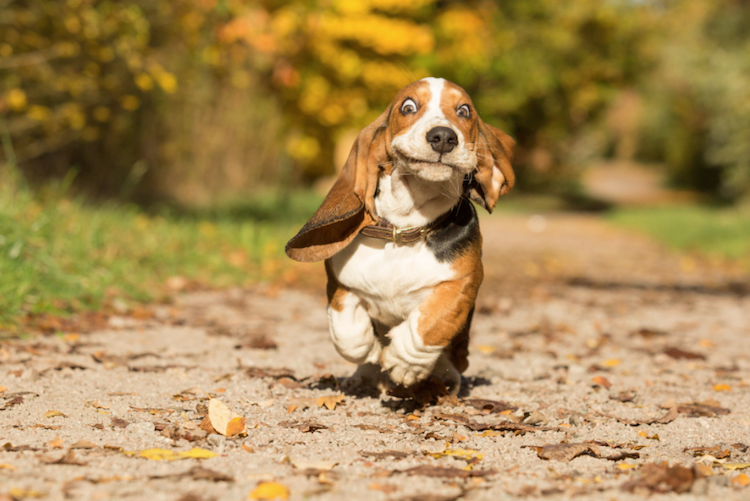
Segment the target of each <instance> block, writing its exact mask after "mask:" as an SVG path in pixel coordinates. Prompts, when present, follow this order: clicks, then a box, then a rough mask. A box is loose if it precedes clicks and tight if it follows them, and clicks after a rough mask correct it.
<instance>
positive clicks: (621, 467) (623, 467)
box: [617, 463, 638, 470]
mask: <svg viewBox="0 0 750 501" xmlns="http://www.w3.org/2000/svg"><path fill="white" fill-rule="evenodd" d="M636 468H638V465H637V464H633V463H620V464H618V465H617V469H618V470H634V469H636Z"/></svg>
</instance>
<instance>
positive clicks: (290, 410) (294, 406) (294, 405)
mask: <svg viewBox="0 0 750 501" xmlns="http://www.w3.org/2000/svg"><path fill="white" fill-rule="evenodd" d="M297 407H299V405H297V404H292V405H290V406H289V407H287V408H286V413H287V414H291V413H292V412H294V411H295V410H297Z"/></svg>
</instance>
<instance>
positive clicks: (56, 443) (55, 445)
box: [47, 435, 63, 449]
mask: <svg viewBox="0 0 750 501" xmlns="http://www.w3.org/2000/svg"><path fill="white" fill-rule="evenodd" d="M47 445H49V446H50V447H51V448H52V449H62V448H63V441H62V439H61V438H60V436H59V435H58V436H56V437H55V439H54V440H50V441H49V442H47Z"/></svg>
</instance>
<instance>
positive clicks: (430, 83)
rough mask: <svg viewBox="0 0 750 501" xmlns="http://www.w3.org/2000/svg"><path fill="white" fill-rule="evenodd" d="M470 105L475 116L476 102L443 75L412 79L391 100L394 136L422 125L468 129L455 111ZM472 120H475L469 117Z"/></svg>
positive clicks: (471, 116) (471, 115)
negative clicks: (442, 76) (443, 77)
mask: <svg viewBox="0 0 750 501" xmlns="http://www.w3.org/2000/svg"><path fill="white" fill-rule="evenodd" d="M464 105H467V106H468V108H469V110H471V111H472V113H470V115H469V118H473V117H474V116H475V113H473V107H474V105H473V103H472V101H471V98H470V97H469V95H468V94H467V93H466V91H465V90H464V89H462V88H461V87H459V86H458V85H456V84H454V83H453V82H449V81H447V80H444V79H442V78H424V79H422V80H419V81H416V82H413V83H411V84H409V85H407V86H406V87H404V88H403V89H401V90H400V91H399V92H398V94H396V97H395V99H394V100H393V103H392V104H391V115H390V120H389V127H390V129H391V135H392V137H395V136H397V135H399V134H403V133H405V132H407V131H408V130H409V129H410V128H411V127H413V126H415V125H417V124H419V125H423V126H424V125H430V126H438V125H443V126H446V127H453V128H457V129H465V128H466V125H468V124H467V123H465V121H464V120H459V117H458V116H457V114H456V110H458V109H459V108H460V107H461V106H464ZM470 121H472V120H470Z"/></svg>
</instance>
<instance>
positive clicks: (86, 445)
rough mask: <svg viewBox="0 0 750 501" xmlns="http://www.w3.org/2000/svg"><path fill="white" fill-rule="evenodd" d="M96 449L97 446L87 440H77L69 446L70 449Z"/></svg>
mask: <svg viewBox="0 0 750 501" xmlns="http://www.w3.org/2000/svg"><path fill="white" fill-rule="evenodd" d="M97 447H99V446H98V445H96V444H95V443H94V442H89V441H88V440H79V441H78V442H76V443H74V444H73V445H71V446H70V448H71V449H96V448H97Z"/></svg>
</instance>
